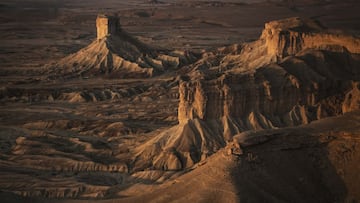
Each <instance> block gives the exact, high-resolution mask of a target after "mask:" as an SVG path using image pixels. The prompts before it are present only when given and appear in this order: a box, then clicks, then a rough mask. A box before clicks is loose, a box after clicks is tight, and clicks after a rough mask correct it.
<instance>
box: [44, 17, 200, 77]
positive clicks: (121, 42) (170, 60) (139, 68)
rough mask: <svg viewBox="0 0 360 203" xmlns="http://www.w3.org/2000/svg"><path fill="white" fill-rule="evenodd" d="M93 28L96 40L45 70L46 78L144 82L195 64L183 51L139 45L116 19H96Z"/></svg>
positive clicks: (188, 54) (49, 65) (47, 66)
mask: <svg viewBox="0 0 360 203" xmlns="http://www.w3.org/2000/svg"><path fill="white" fill-rule="evenodd" d="M96 25H97V40H95V41H93V42H92V43H91V44H90V45H88V46H87V47H85V48H83V49H81V50H80V51H78V52H76V53H74V54H71V55H69V56H67V57H65V58H63V59H62V60H60V61H59V62H56V63H54V64H48V65H46V66H45V71H46V72H47V74H50V75H51V76H50V78H59V77H60V78H72V77H91V76H97V75H101V76H106V77H110V78H147V77H151V76H153V75H156V74H159V73H162V72H164V71H166V70H175V69H177V68H179V67H180V66H183V65H185V64H189V63H191V62H193V61H194V60H196V56H195V55H194V54H192V53H190V52H187V51H183V52H182V51H168V50H161V49H155V48H153V47H151V46H149V45H146V44H144V43H142V42H140V41H139V40H137V39H136V38H135V37H132V36H131V35H129V34H128V33H127V32H126V31H124V30H123V29H121V28H120V24H119V19H118V18H117V17H116V16H108V15H100V16H98V18H97V20H96Z"/></svg>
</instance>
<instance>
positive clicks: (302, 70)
mask: <svg viewBox="0 0 360 203" xmlns="http://www.w3.org/2000/svg"><path fill="white" fill-rule="evenodd" d="M359 43H360V40H359V39H358V38H354V37H351V36H347V35H345V34H338V33H337V34H332V33H331V32H328V31H327V30H326V29H325V28H323V26H321V25H320V24H319V23H318V22H316V21H312V20H301V19H299V18H291V19H285V20H280V21H274V22H270V23H267V24H266V25H265V29H264V31H263V33H262V35H261V37H260V39H259V40H258V41H255V42H251V43H248V44H243V45H233V46H230V47H225V48H222V49H219V50H217V52H211V53H205V54H204V55H203V58H202V59H200V60H199V61H197V62H196V63H195V64H193V65H192V66H191V67H190V68H189V70H188V74H187V75H186V76H183V77H182V79H181V80H180V81H179V100H180V101H179V107H178V120H179V125H178V126H176V127H173V128H171V129H169V130H168V131H166V132H164V133H162V134H160V135H158V136H157V137H155V138H154V139H152V140H150V141H149V142H148V143H147V144H146V145H145V146H141V147H139V148H140V153H139V154H138V155H139V159H138V160H139V161H138V162H139V163H142V164H143V163H146V162H149V161H150V165H151V166H153V167H155V168H158V169H165V170H167V169H174V170H178V169H183V168H188V167H190V166H192V165H194V163H197V162H199V161H203V160H205V159H206V157H208V156H209V155H210V154H212V153H214V152H216V151H217V150H218V149H219V148H222V147H224V146H225V145H226V143H231V144H230V145H234V146H239V145H238V144H236V140H235V141H234V142H235V144H234V143H233V137H234V136H235V135H238V134H240V133H242V132H245V131H249V130H255V131H257V130H262V129H273V128H280V127H289V126H297V125H301V124H308V123H310V122H311V121H314V120H318V119H321V118H325V117H329V116H337V115H341V114H343V113H346V112H349V111H352V110H356V109H358V106H359V102H360V100H359V82H358V81H359V79H360V71H359V68H358V67H359V65H360V55H359V54H360V49H359V47H360V46H359V45H360V44H359ZM238 150H240V149H238Z"/></svg>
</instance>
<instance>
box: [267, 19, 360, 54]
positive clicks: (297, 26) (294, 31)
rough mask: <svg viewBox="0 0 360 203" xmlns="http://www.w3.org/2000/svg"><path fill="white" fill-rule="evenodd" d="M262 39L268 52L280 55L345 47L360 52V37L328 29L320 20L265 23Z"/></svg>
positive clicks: (287, 20)
mask: <svg viewBox="0 0 360 203" xmlns="http://www.w3.org/2000/svg"><path fill="white" fill-rule="evenodd" d="M261 39H263V40H265V42H266V45H267V48H268V53H269V54H273V55H276V56H278V57H285V56H289V55H295V54H296V53H298V52H300V51H302V50H305V49H336V48H339V47H344V48H346V49H347V50H348V51H350V52H351V53H360V39H357V38H354V37H351V36H348V35H345V34H341V33H331V32H329V31H327V30H326V29H325V28H324V27H323V26H322V25H321V24H320V23H319V22H317V21H314V20H309V19H300V18H289V19H284V20H279V21H272V22H269V23H266V24H265V29H264V31H263V32H262V35H261Z"/></svg>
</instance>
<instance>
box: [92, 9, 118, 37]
mask: <svg viewBox="0 0 360 203" xmlns="http://www.w3.org/2000/svg"><path fill="white" fill-rule="evenodd" d="M96 30H97V39H102V38H104V37H106V36H108V35H111V34H116V33H118V32H120V22H119V18H118V17H117V16H110V15H104V14H103V15H98V17H97V18H96Z"/></svg>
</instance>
